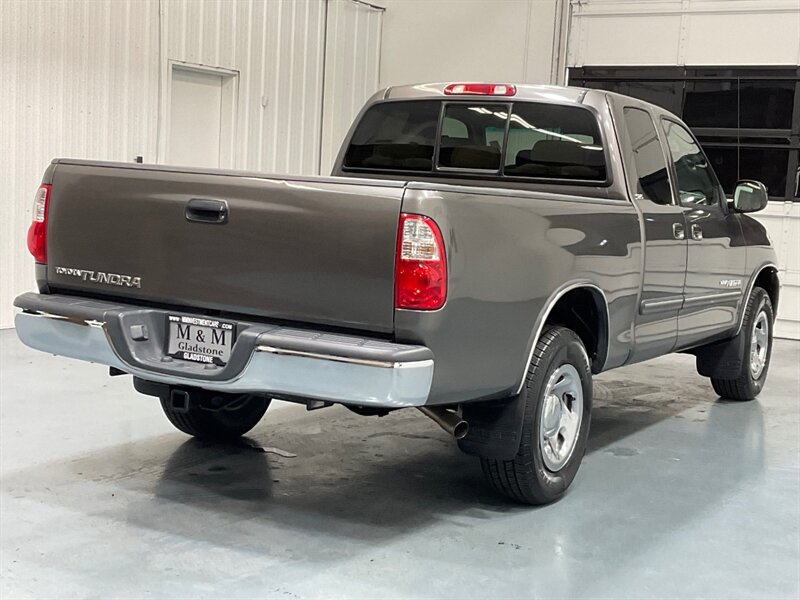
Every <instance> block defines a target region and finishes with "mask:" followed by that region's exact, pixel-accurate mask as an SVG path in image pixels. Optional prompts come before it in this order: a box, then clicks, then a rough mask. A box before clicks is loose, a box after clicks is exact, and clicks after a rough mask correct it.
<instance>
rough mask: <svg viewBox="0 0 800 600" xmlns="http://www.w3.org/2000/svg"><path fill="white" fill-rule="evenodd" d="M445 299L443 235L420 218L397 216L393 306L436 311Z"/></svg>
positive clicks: (431, 221)
mask: <svg viewBox="0 0 800 600" xmlns="http://www.w3.org/2000/svg"><path fill="white" fill-rule="evenodd" d="M446 299H447V260H446V258H445V254H444V242H443V240H442V232H441V231H439V226H438V225H436V222H435V221H434V220H433V219H431V218H429V217H423V216H422V215H407V214H401V215H400V224H399V227H398V231H397V255H396V256H395V268H394V306H395V308H407V309H411V310H436V309H437V308H441V307H442V306H444V301H445V300H446Z"/></svg>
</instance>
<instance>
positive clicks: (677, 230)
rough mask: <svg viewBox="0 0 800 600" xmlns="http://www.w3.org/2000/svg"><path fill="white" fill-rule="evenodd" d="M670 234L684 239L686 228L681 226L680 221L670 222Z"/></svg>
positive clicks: (677, 238)
mask: <svg viewBox="0 0 800 600" xmlns="http://www.w3.org/2000/svg"><path fill="white" fill-rule="evenodd" d="M672 236H673V237H674V238H675V239H676V240H684V239H686V230H685V229H684V228H683V225H681V224H680V223H673V224H672Z"/></svg>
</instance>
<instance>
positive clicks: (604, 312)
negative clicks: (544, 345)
mask: <svg viewBox="0 0 800 600" xmlns="http://www.w3.org/2000/svg"><path fill="white" fill-rule="evenodd" d="M609 321H610V319H609V311H608V300H607V299H606V295H605V293H604V292H603V290H602V289H601V288H600V287H599V286H598V285H597V284H595V283H593V282H591V281H576V282H572V283H568V284H566V285H564V286H561V287H560V288H559V289H557V290H556V291H555V292H553V293H552V294H551V295H550V297H549V298H548V300H547V302H546V303H545V305H544V308H543V309H542V311H541V312H540V314H539V316H538V318H537V320H536V325H535V327H534V329H533V336H532V337H531V341H530V344H529V351H528V356H527V360H526V361H525V365H524V369H523V372H522V374H521V377H520V384H519V386H518V388H517V392H516V393H517V394H519V393H520V391H522V386H523V384H524V382H525V372H526V371H527V369H528V365H529V364H530V362H531V358H532V357H533V351H534V350H535V348H536V344H537V343H538V341H539V338H540V337H541V335H542V330H543V329H544V326H545V325H561V326H563V327H567V328H569V329H571V330H572V331H574V332H575V333H576V334H577V335H578V337H580V338H581V341H582V342H583V345H584V347H585V348H586V353H587V354H588V356H589V361H590V363H591V365H590V366H591V369H592V373H595V374H596V373H599V372H601V371H602V370H603V367H604V366H605V363H606V358H607V357H608V345H609Z"/></svg>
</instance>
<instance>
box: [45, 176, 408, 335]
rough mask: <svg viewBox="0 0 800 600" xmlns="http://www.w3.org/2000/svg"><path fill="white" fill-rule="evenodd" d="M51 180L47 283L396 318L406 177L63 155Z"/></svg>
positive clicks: (227, 305)
mask: <svg viewBox="0 0 800 600" xmlns="http://www.w3.org/2000/svg"><path fill="white" fill-rule="evenodd" d="M52 186H53V187H52V195H51V200H50V206H49V217H48V267H47V281H48V285H49V286H50V288H51V289H55V290H59V289H63V290H79V291H82V292H87V293H91V294H97V295H100V294H102V295H106V296H117V297H124V298H128V299H131V300H135V299H140V300H146V301H154V302H162V303H164V304H170V305H179V306H186V307H189V308H193V309H203V308H205V309H212V310H222V311H227V312H233V313H242V314H251V315H260V316H264V317H271V318H277V319H285V320H291V321H307V322H316V323H323V324H330V325H337V326H344V327H353V328H360V329H368V330H373V331H383V332H390V331H391V330H392V324H393V309H394V300H393V293H394V254H395V245H396V242H395V240H396V235H397V222H398V217H399V214H400V205H401V200H402V194H403V184H402V183H396V182H365V181H360V182H347V181H344V180H336V179H331V178H319V177H317V178H315V177H306V178H286V179H282V178H280V179H279V178H275V179H272V178H268V177H260V176H256V175H252V176H250V175H248V174H245V173H235V172H223V171H218V172H212V171H186V170H170V169H169V168H164V167H154V168H148V167H140V166H135V167H131V166H127V165H123V164H119V165H114V164H113V163H112V164H107V163H97V164H92V163H88V162H63V161H62V162H59V164H58V165H57V167H56V169H55V174H54V176H53V181H52ZM192 200H195V202H194V203H193V206H195V205H198V202H197V200H200V201H201V202H200V203H199V206H200V208H203V207H204V206H206V207H208V206H211V207H218V206H223V205H226V206H227V211H226V214H225V222H224V223H215V222H211V221H213V220H216V216H217V215H215V214H214V213H213V211H212V212H211V213H205V212H203V211H202V210H201V211H200V212H199V213H193V214H190V215H189V216H194V217H197V216H199V217H200V221H194V220H189V219H188V218H187V209H188V208H189V203H190V201H192ZM204 200H211V201H213V202H211V203H205V204H204V203H203V202H202V201H204ZM223 203H224V204H223ZM206 218H208V219H209V220H208V221H206V220H204V219H206ZM137 278H138V279H137Z"/></svg>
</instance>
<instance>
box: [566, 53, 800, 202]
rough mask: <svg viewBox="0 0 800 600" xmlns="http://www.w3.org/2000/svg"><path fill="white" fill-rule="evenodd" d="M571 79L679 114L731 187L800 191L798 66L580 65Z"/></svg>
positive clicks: (782, 195)
mask: <svg viewBox="0 0 800 600" xmlns="http://www.w3.org/2000/svg"><path fill="white" fill-rule="evenodd" d="M569 80H570V81H569V82H570V85H580V86H584V87H589V88H598V89H603V90H609V91H613V92H618V93H621V94H626V95H629V96H633V97H635V98H640V99H641V100H645V101H647V102H652V103H653V104H656V105H658V106H661V107H663V108H665V109H667V110H669V111H671V112H673V113H674V114H676V115H678V116H679V117H681V118H682V119H683V120H684V121H685V122H686V124H687V125H689V127H691V128H692V131H693V132H694V134H695V136H696V137H697V138H698V139H699V140H700V143H701V145H702V147H703V149H704V150H705V151H706V155H707V156H708V158H709V161H710V162H711V165H712V167H713V169H714V171H715V173H716V175H717V176H718V177H719V179H720V182H721V184H722V187H723V189H724V190H725V192H726V193H727V194H729V195H730V194H732V193H733V189H734V187H735V186H736V181H737V180H739V179H745V178H750V179H756V180H758V181H761V182H762V183H764V185H766V186H767V190H768V191H769V196H770V198H772V199H775V200H795V199H798V198H800V175H798V169H800V163H799V162H798V159H799V158H800V102H798V98H799V97H800V67H775V66H769V67H766V66H760V67H759V66H752V67H665V66H660V67H580V68H575V69H570V72H569Z"/></svg>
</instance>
